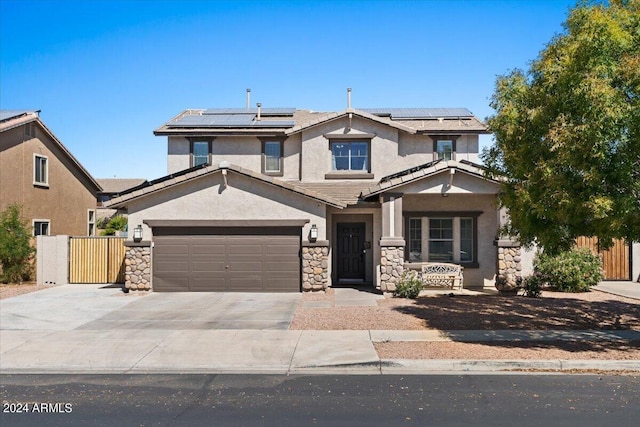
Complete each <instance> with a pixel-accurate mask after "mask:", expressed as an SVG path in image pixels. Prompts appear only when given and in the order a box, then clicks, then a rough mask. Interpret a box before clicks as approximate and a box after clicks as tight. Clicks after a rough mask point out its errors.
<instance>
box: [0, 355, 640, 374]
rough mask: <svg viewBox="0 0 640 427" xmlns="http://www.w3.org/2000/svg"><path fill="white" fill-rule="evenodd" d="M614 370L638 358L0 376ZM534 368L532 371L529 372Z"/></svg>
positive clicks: (637, 368)
mask: <svg viewBox="0 0 640 427" xmlns="http://www.w3.org/2000/svg"><path fill="white" fill-rule="evenodd" d="M594 370H595V371H609V372H611V373H615V372H616V371H625V372H629V371H631V372H637V373H638V374H640V361H639V360H531V359H529V360H525V359H512V360H506V359H505V360H450V359H438V360H417V359H382V360H380V361H379V362H366V363H348V364H338V365H325V366H308V367H289V368H284V367H282V366H279V367H273V368H269V367H259V368H253V367H246V368H239V367H216V366H211V367H200V368H181V369H176V368H149V369H144V368H137V369H128V368H122V367H120V368H112V369H109V368H97V369H87V368H86V367H83V368H77V367H54V368H50V369H42V368H14V369H11V368H10V369H0V375H15V374H18V375H20V374H31V375H44V374H84V375H100V374H120V375H123V374H124V375H151V374H226V375H230V374H260V375H440V374H480V373H487V374H500V373H502V374H514V375H518V374H530V373H536V372H535V371H550V372H552V373H553V372H557V373H566V372H569V371H594ZM531 371H534V372H531Z"/></svg>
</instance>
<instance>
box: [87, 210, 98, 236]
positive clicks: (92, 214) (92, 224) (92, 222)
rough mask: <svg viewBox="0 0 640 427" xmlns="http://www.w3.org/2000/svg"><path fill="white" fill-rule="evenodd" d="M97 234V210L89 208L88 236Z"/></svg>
mask: <svg viewBox="0 0 640 427" xmlns="http://www.w3.org/2000/svg"><path fill="white" fill-rule="evenodd" d="M95 235H96V211H95V210H93V209H89V210H88V218H87V236H95Z"/></svg>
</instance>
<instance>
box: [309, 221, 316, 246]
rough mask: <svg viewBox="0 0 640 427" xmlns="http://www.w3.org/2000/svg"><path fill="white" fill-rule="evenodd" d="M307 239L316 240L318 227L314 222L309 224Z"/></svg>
mask: <svg viewBox="0 0 640 427" xmlns="http://www.w3.org/2000/svg"><path fill="white" fill-rule="evenodd" d="M309 240H310V241H312V242H315V241H316V240H318V227H316V225H315V224H313V225H312V226H311V231H310V232H309Z"/></svg>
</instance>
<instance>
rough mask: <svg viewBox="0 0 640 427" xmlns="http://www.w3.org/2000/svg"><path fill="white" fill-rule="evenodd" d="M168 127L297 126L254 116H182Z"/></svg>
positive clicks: (290, 121) (286, 121)
mask: <svg viewBox="0 0 640 427" xmlns="http://www.w3.org/2000/svg"><path fill="white" fill-rule="evenodd" d="M167 126H168V127H194V128H197V127H222V128H224V127H246V128H248V127H256V128H260V127H269V128H285V127H293V126H295V122H294V121H293V120H260V121H258V120H255V115H254V114H206V115H205V114H203V115H199V114H198V115H187V116H182V117H180V118H178V119H176V120H174V121H172V122H170V123H168V124H167Z"/></svg>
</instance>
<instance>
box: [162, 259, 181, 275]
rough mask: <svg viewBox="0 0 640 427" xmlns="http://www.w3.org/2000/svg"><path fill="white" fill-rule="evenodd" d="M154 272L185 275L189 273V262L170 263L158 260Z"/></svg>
mask: <svg viewBox="0 0 640 427" xmlns="http://www.w3.org/2000/svg"><path fill="white" fill-rule="evenodd" d="M154 270H155V271H157V272H162V273H174V272H175V273H177V274H184V273H188V272H189V260H184V261H168V260H158V261H157V262H156V263H154Z"/></svg>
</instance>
